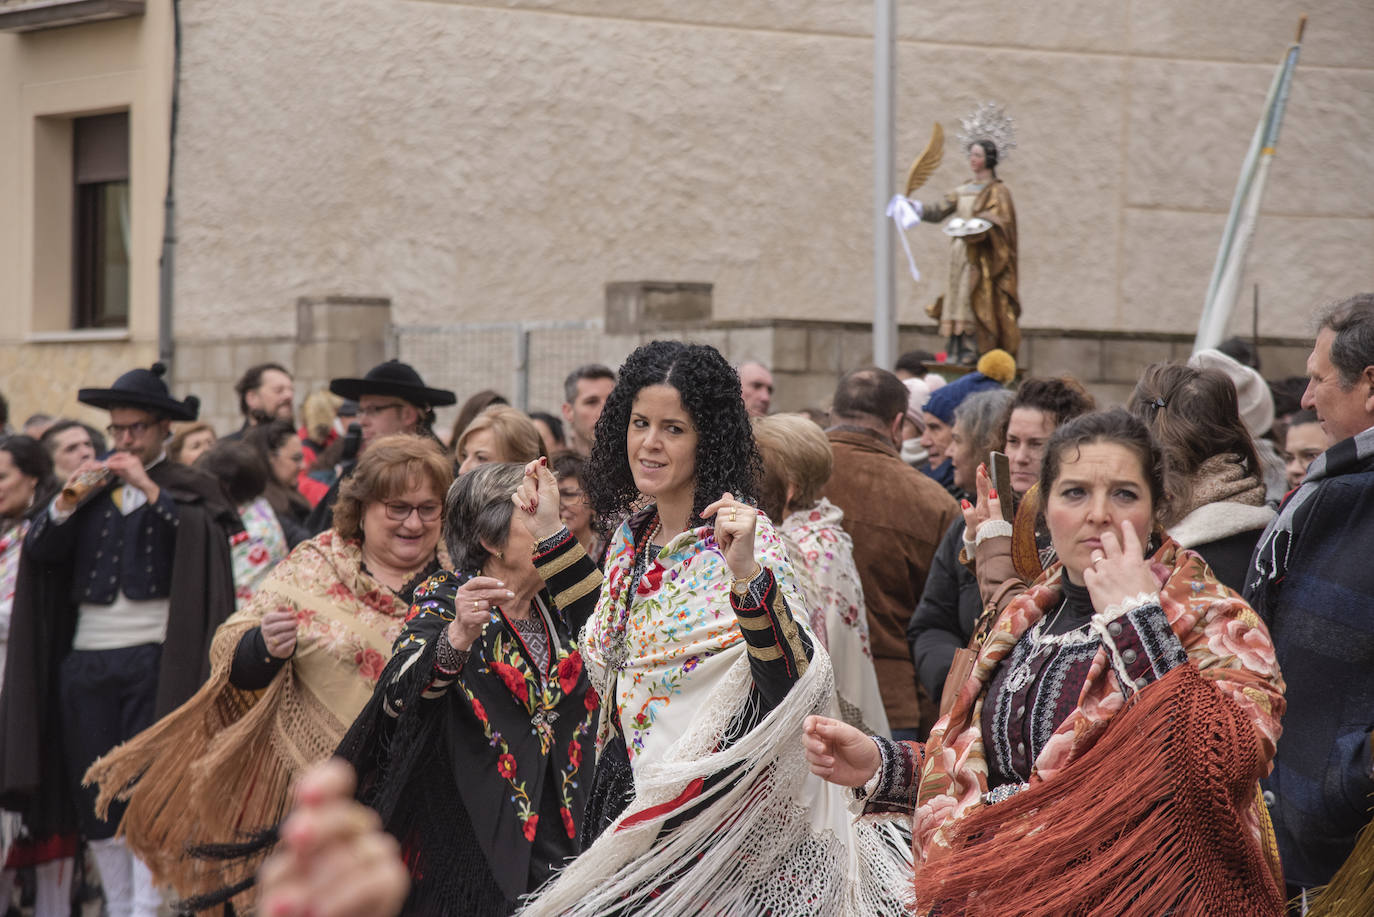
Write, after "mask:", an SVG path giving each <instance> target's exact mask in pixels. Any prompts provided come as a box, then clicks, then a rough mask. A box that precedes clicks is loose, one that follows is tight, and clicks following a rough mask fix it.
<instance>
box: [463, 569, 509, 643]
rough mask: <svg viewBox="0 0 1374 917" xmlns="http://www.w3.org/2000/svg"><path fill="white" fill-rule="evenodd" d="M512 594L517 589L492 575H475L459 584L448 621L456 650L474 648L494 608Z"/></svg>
mask: <svg viewBox="0 0 1374 917" xmlns="http://www.w3.org/2000/svg"><path fill="white" fill-rule="evenodd" d="M513 598H515V593H514V592H511V591H510V590H509V589H507V588H506V584H505V583H503V582H501V581H500V580H499V579H496V578H494V577H490V576H474V577H473V578H472V579H470V580H468V581H467V582H466V583H464V584H463V585H461V586H459V587H458V592H457V594H456V595H455V596H454V598H453V620H452V621H451V622H450V623H449V625H448V642H449V644H450V645H452V647H453V648H454V649H456V650H467V649H471V648H472V644H473V643H475V642H477V639H478V638H479V637H481V636H482V631H483V629H484V628H485V627H486V626H487V623H488V622H489V621H491V610H492V609H493V608H495V607H496V606H497V605H500V604H501V603H502V602H505V601H507V600H509V599H513Z"/></svg>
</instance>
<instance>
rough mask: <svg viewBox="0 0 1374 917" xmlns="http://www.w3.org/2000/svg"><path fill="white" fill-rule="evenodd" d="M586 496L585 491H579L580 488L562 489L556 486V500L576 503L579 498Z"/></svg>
mask: <svg viewBox="0 0 1374 917" xmlns="http://www.w3.org/2000/svg"><path fill="white" fill-rule="evenodd" d="M586 496H587V494H586V492H585V491H581V490H564V489H563V488H561V487H560V488H558V502H559V503H571V504H576V503H577V502H579V501H580V500H582V499H583V498H585V497H586Z"/></svg>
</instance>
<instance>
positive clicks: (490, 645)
mask: <svg viewBox="0 0 1374 917" xmlns="http://www.w3.org/2000/svg"><path fill="white" fill-rule="evenodd" d="M444 515H445V517H444V537H445V543H446V545H447V547H448V551H449V556H450V557H452V559H453V568H454V571H455V572H453V573H449V572H447V571H444V572H442V573H439V574H438V575H437V576H435V577H434V578H433V579H431V580H429V581H428V582H426V583H425V584H424V585H423V586H421V587H420V588H419V589H418V590H416V593H415V607H414V609H413V610H412V611H411V614H410V620H409V622H408V623H407V624H406V629H405V632H404V633H403V634H402V635H401V638H400V640H399V641H398V642H397V644H396V653H395V655H394V656H393V657H392V659H391V662H390V663H389V664H388V665H387V668H386V671H385V672H384V673H383V674H382V678H381V681H380V682H379V684H378V688H377V692H376V694H375V695H374V696H373V700H372V702H371V703H370V704H369V705H368V707H367V709H366V710H365V711H364V712H363V713H362V715H361V716H359V717H358V720H357V722H356V723H354V725H353V728H352V729H351V730H350V731H349V734H348V737H347V738H345V739H344V741H343V744H342V745H341V746H340V748H339V754H340V755H342V756H343V757H345V758H347V759H349V760H350V761H351V762H352V763H353V764H354V766H355V767H357V769H358V772H359V798H360V799H361V800H362V801H363V802H365V803H367V804H368V805H370V806H372V807H373V808H375V809H376V810H377V811H378V812H379V813H380V815H381V817H382V822H383V823H384V824H385V826H386V828H387V830H388V831H390V832H391V833H392V834H394V835H395V836H396V838H397V839H398V840H399V841H400V842H401V845H402V846H403V847H404V849H405V850H406V863H407V865H408V866H409V868H410V872H411V875H412V878H413V884H412V890H411V895H410V899H409V901H408V902H407V905H406V911H405V912H406V913H409V914H417V915H426V917H433V915H441V914H453V915H464V917H472V915H498V914H507V913H510V912H511V911H512V910H514V908H515V905H516V903H517V901H518V900H519V898H520V896H522V895H524V894H525V893H526V892H528V891H530V890H532V889H534V888H537V887H538V886H540V885H541V884H542V883H543V882H544V881H545V880H546V879H547V878H549V876H550V875H551V873H552V872H553V871H554V870H555V869H557V868H558V867H559V866H561V865H563V863H564V862H565V861H566V860H568V859H569V858H571V857H573V856H575V855H576V854H577V853H578V851H579V849H580V846H579V843H578V833H579V828H580V826H581V822H582V812H583V809H584V808H585V806H586V800H587V793H588V790H589V788H590V787H591V774H590V770H591V756H592V746H593V743H594V741H595V731H594V725H595V721H596V710H597V705H598V701H597V695H596V692H595V691H593V690H592V689H591V685H590V682H589V681H588V678H587V675H586V673H585V672H584V670H583V662H582V655H581V651H580V649H579V645H578V632H579V631H580V630H581V628H582V625H583V623H584V622H585V621H586V619H587V617H588V616H589V615H590V614H591V612H592V609H593V607H594V606H595V605H596V600H597V596H598V595H599V593H600V588H601V574H600V572H599V571H598V570H597V569H596V565H595V564H593V563H592V561H591V559H590V558H588V557H587V553H586V551H584V550H583V549H582V546H581V544H579V542H578V541H577V539H576V538H575V537H574V536H573V534H572V533H571V532H570V531H569V530H568V529H567V527H566V526H564V525H563V524H562V523H561V522H560V521H559V500H558V485H557V483H556V482H555V480H554V476H553V474H552V473H551V472H550V471H549V469H548V467H547V462H546V460H544V459H540V460H538V461H535V462H530V463H529V464H528V465H519V464H513V463H490V464H486V465H483V466H481V467H479V468H476V469H474V470H473V471H469V472H468V473H466V474H464V475H461V476H460V477H459V478H458V480H457V482H456V483H455V484H454V486H453V488H452V490H451V492H450V493H449V496H448V500H447V504H446V508H445V514H444Z"/></svg>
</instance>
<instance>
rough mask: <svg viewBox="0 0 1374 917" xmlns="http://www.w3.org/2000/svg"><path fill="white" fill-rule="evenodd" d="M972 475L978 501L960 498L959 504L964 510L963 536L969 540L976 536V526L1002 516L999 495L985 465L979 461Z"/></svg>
mask: <svg viewBox="0 0 1374 917" xmlns="http://www.w3.org/2000/svg"><path fill="white" fill-rule="evenodd" d="M973 477H974V489H975V490H976V491H977V492H978V497H977V499H978V502H977V503H976V504H974V503H970V502H969V501H967V500H962V501H960V504H959V505H960V508H961V509H962V510H963V511H964V537H965V538H966V539H968V540H969V541H973V540H974V539H975V538H976V537H977V536H978V526H980V525H982V524H983V523H984V522H987V521H988V520H989V519H1001V518H1002V499H1001V495H1000V494H998V493H997V491H995V490H993V489H992V481H991V480H990V479H989V478H988V467H987V465H985V464H983V463H981V462H980V463H979V464H978V471H977V472H976V473H975V474H974V476H973Z"/></svg>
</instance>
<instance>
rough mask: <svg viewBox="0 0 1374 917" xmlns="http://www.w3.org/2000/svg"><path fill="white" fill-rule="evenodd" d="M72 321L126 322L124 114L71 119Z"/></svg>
mask: <svg viewBox="0 0 1374 917" xmlns="http://www.w3.org/2000/svg"><path fill="white" fill-rule="evenodd" d="M72 150H73V157H74V161H73V170H72V173H73V176H74V180H75V185H76V187H75V188H74V189H73V191H74V194H73V200H74V204H75V212H74V213H73V216H72V227H73V230H74V233H73V239H72V256H73V263H72V282H73V288H72V304H73V316H72V325H73V327H75V328H122V327H126V326H127V325H128V324H129V248H130V235H129V113H128V112H116V113H114V114H108V115H96V116H93V117H89V118H77V119H75V120H74V121H73V122H72Z"/></svg>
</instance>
